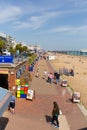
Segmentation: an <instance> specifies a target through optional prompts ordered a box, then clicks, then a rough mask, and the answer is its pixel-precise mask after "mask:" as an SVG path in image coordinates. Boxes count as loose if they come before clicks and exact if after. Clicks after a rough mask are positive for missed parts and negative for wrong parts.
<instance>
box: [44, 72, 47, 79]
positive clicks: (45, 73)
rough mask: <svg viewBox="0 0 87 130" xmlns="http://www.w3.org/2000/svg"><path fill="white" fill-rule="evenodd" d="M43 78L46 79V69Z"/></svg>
mask: <svg viewBox="0 0 87 130" xmlns="http://www.w3.org/2000/svg"><path fill="white" fill-rule="evenodd" d="M44 79H47V70H44Z"/></svg>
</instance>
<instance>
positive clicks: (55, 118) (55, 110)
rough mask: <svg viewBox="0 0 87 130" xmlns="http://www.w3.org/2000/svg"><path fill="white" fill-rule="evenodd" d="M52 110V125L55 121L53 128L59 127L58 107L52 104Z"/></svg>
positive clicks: (54, 103)
mask: <svg viewBox="0 0 87 130" xmlns="http://www.w3.org/2000/svg"><path fill="white" fill-rule="evenodd" d="M53 105H54V107H53V110H52V124H54V121H56V125H55V127H56V128H58V127H59V121H58V115H59V107H58V104H57V102H53Z"/></svg>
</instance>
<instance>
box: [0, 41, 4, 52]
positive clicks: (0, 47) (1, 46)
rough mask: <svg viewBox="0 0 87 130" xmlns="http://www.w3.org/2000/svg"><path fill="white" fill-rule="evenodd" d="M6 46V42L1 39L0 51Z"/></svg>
mask: <svg viewBox="0 0 87 130" xmlns="http://www.w3.org/2000/svg"><path fill="white" fill-rule="evenodd" d="M4 48H5V42H4V41H3V40H0V52H2V49H4Z"/></svg>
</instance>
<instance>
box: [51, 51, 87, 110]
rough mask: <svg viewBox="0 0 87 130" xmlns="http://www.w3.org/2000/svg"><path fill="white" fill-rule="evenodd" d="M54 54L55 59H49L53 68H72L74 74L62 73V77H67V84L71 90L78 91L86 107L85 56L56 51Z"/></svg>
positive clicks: (86, 64)
mask: <svg viewBox="0 0 87 130" xmlns="http://www.w3.org/2000/svg"><path fill="white" fill-rule="evenodd" d="M55 55H56V59H55V60H50V62H51V64H52V66H53V67H54V68H55V70H57V71H59V68H62V69H63V68H66V69H67V70H70V69H73V70H74V76H67V75H62V77H63V78H64V79H67V82H68V85H69V86H70V88H71V89H72V91H73V92H75V91H76V92H80V94H81V103H82V104H83V105H84V107H85V108H86V109H87V85H86V83H87V57H83V56H72V55H65V54H58V53H56V54H55Z"/></svg>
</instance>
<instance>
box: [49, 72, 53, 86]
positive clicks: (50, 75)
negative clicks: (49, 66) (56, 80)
mask: <svg viewBox="0 0 87 130" xmlns="http://www.w3.org/2000/svg"><path fill="white" fill-rule="evenodd" d="M49 82H50V84H52V82H53V74H52V73H50V74H49Z"/></svg>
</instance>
